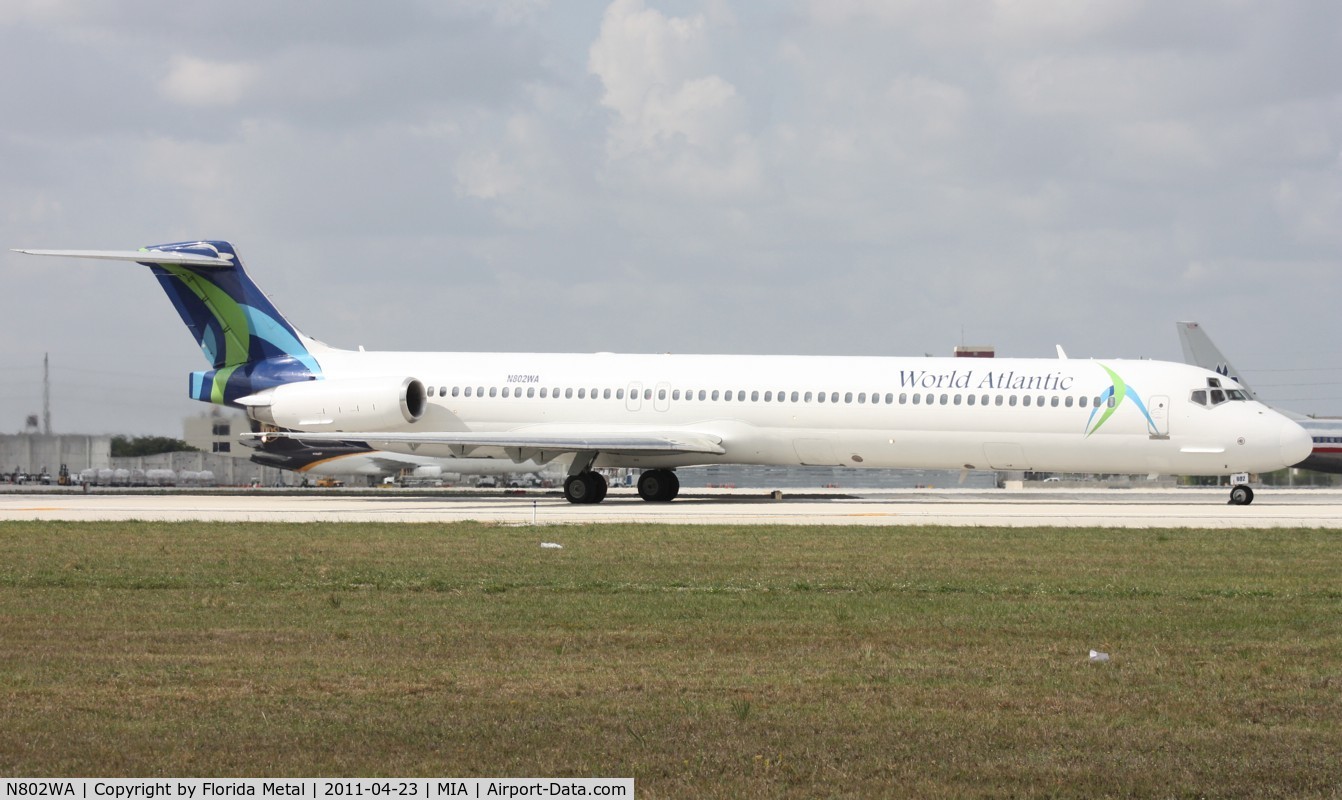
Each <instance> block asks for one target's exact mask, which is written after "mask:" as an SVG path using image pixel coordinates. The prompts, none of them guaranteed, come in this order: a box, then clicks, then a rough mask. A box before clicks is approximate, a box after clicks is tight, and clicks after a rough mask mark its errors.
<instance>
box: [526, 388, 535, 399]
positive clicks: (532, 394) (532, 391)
mask: <svg viewBox="0 0 1342 800" xmlns="http://www.w3.org/2000/svg"><path fill="white" fill-rule="evenodd" d="M535 396H536V387H535V386H528V387H527V399H530V398H532V397H535Z"/></svg>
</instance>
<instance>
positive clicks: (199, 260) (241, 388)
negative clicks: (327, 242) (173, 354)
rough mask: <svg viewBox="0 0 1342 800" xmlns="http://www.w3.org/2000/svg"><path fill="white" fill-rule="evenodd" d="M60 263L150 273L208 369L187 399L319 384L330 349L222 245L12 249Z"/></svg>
mask: <svg viewBox="0 0 1342 800" xmlns="http://www.w3.org/2000/svg"><path fill="white" fill-rule="evenodd" d="M17 252H20V253H28V254H30V255H41V256H61V257H67V258H96V259H104V260H112V261H134V262H136V263H139V264H143V265H144V266H147V267H149V268H150V269H151V270H153V272H154V275H155V276H156V277H157V278H158V281H159V284H160V285H161V286H162V287H163V290H164V292H166V293H167V295H168V299H169V300H171V301H172V304H173V307H174V308H176V309H177V313H178V314H179V315H180V316H181V318H182V321H183V322H184V323H186V326H187V328H188V329H189V330H190V331H191V334H192V336H193V337H194V338H195V340H196V344H198V345H199V346H200V349H201V351H202V352H204V354H205V358H206V360H208V361H209V362H210V365H211V367H212V369H210V370H208V371H202V372H193V373H191V387H190V393H191V396H192V397H194V398H196V399H197V400H205V401H208V402H214V403H229V404H231V403H232V401H234V400H236V399H237V398H238V397H244V396H246V395H249V394H255V393H256V392H259V391H262V390H264V389H266V388H269V387H271V386H277V385H279V384H283V383H292V382H294V381H299V380H313V379H317V378H320V377H321V374H322V372H321V364H320V362H319V360H318V356H319V354H320V353H321V352H323V351H327V350H330V348H329V347H327V346H326V345H324V344H322V343H321V342H318V341H317V340H315V339H311V338H309V337H307V336H304V335H303V334H302V333H301V332H299V330H298V329H297V328H295V327H294V326H293V325H291V324H290V323H289V321H288V320H286V319H285V318H284V316H283V315H282V314H281V313H280V312H279V310H278V309H276V308H275V306H274V305H273V304H272V303H271V302H270V299H269V298H268V297H266V295H265V293H264V292H262V291H261V290H260V288H258V287H257V285H256V284H255V283H253V282H252V279H251V278H250V277H249V276H248V275H247V272H246V270H245V269H244V268H243V266H242V260H241V259H240V258H238V254H237V251H236V250H234V248H233V246H232V245H231V244H229V243H228V242H221V241H196V242H173V243H169V244H159V245H152V246H150V247H146V248H143V249H141V250H18V251H17Z"/></svg>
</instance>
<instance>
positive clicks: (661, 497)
mask: <svg viewBox="0 0 1342 800" xmlns="http://www.w3.org/2000/svg"><path fill="white" fill-rule="evenodd" d="M606 489H607V486H606V479H605V478H604V477H602V475H601V473H599V472H593V471H591V470H590V469H587V470H583V471H582V472H578V473H575V474H573V475H570V476H568V478H566V479H565V480H564V499H565V500H568V501H569V502H570V503H573V504H574V505H586V504H590V503H600V502H601V501H602V500H605V499H606ZM679 493H680V479H679V478H677V477H676V473H674V472H672V471H671V470H669V469H650V470H648V471H646V472H644V473H643V474H642V475H640V476H639V478H638V496H639V497H642V498H643V499H644V500H647V501H649V502H653V503H668V502H670V501H672V500H674V499H675V498H676V495H677V494H679Z"/></svg>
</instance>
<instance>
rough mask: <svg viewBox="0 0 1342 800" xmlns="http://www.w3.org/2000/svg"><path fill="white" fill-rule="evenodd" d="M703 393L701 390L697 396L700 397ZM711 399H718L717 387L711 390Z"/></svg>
mask: <svg viewBox="0 0 1342 800" xmlns="http://www.w3.org/2000/svg"><path fill="white" fill-rule="evenodd" d="M703 394H704V393H703V392H702V391H701V392H699V396H700V397H702V396H703ZM713 399H714V400H717V399H718V390H717V389H714V390H713Z"/></svg>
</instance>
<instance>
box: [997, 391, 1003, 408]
mask: <svg viewBox="0 0 1342 800" xmlns="http://www.w3.org/2000/svg"><path fill="white" fill-rule="evenodd" d="M997 405H999V406H1000V405H1002V395H1000V394H999V395H997Z"/></svg>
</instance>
